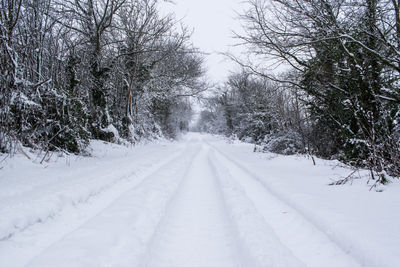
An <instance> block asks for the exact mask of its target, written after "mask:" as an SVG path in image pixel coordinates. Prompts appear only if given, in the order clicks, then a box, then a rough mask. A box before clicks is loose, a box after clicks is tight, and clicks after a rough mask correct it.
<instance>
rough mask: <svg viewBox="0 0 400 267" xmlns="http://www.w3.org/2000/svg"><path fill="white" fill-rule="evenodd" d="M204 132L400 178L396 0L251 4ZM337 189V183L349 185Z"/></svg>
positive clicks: (204, 118) (383, 178) (382, 178)
mask: <svg viewBox="0 0 400 267" xmlns="http://www.w3.org/2000/svg"><path fill="white" fill-rule="evenodd" d="M247 2H248V4H249V8H248V9H247V10H246V11H245V12H243V13H242V14H241V15H240V19H241V21H242V24H243V27H244V33H243V34H241V33H237V34H235V37H236V40H237V43H238V44H239V45H241V46H244V47H246V51H247V52H246V53H245V55H244V56H241V57H239V56H236V55H231V54H228V55H227V56H228V57H229V58H230V59H232V61H234V62H235V63H237V64H239V65H240V66H241V67H242V70H241V71H239V72H236V73H233V74H232V75H231V76H230V77H229V78H228V80H227V81H226V82H225V84H223V85H222V86H220V87H219V88H218V89H217V90H214V92H213V95H212V96H211V97H209V98H208V99H207V101H206V103H207V104H206V106H207V107H208V109H207V110H205V111H203V112H202V113H201V115H200V121H199V124H198V130H200V131H208V132H212V133H223V134H227V135H233V136H235V137H237V138H239V139H241V140H246V141H250V142H253V143H255V144H256V145H257V146H256V147H255V150H262V151H272V152H277V153H283V154H295V153H306V154H309V155H316V156H318V157H322V158H326V159H338V160H340V161H342V162H345V163H347V164H350V165H352V166H354V167H364V168H367V169H369V170H370V175H371V178H372V179H374V180H376V181H377V182H379V183H385V182H387V177H388V176H392V177H399V176H400V125H399V118H400V112H399V107H400V87H399V85H400V84H399V78H400V76H399V74H400V6H399V1H398V0H307V1H295V0H274V1H265V0H249V1H247ZM345 181H346V179H344V180H343V181H339V182H338V183H341V182H345Z"/></svg>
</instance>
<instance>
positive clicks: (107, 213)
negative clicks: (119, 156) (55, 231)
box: [27, 144, 198, 267]
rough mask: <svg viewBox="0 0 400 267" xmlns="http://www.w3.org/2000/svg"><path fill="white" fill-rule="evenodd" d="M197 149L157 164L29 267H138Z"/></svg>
mask: <svg viewBox="0 0 400 267" xmlns="http://www.w3.org/2000/svg"><path fill="white" fill-rule="evenodd" d="M197 150H198V148H197V146H196V145H191V144H189V145H188V147H187V148H186V149H185V150H184V151H183V152H181V153H179V155H178V156H173V157H172V158H169V159H167V160H165V161H162V162H161V163H159V166H158V168H157V169H155V170H154V169H153V170H152V171H150V173H149V174H148V175H146V176H145V177H144V178H143V179H142V180H141V182H140V183H138V184H137V185H136V186H134V187H131V188H128V189H127V190H125V192H124V193H122V194H121V195H120V196H119V197H118V198H117V199H115V200H114V201H113V202H112V203H111V204H110V205H109V206H108V207H106V208H105V209H103V210H101V211H100V212H99V213H97V215H96V216H94V217H92V218H90V219H89V220H87V221H86V222H85V223H84V224H83V225H81V226H79V227H78V228H77V229H76V230H74V231H72V232H70V233H68V234H66V235H65V236H64V237H63V238H62V239H61V240H59V241H57V242H55V243H53V244H52V245H51V246H50V247H48V248H47V249H45V250H44V251H41V253H40V255H38V256H36V257H35V258H34V259H33V260H31V261H30V262H29V264H28V265H27V266H41V267H45V266H49V267H50V266H60V263H62V265H61V266H76V267H78V266H82V267H83V266H93V267H94V266H96V267H97V266H111V265H113V266H114V265H117V266H138V264H137V263H138V262H139V261H140V258H141V257H142V255H143V253H144V252H145V250H146V246H147V243H148V242H149V240H150V239H151V236H152V235H153V233H154V231H155V229H156V228H157V226H158V223H159V220H160V219H161V218H162V216H163V212H164V210H165V208H166V206H167V205H168V204H169V201H170V199H171V198H172V197H173V195H174V194H175V192H176V189H177V188H178V187H179V184H180V183H181V181H182V178H183V177H184V173H185V172H186V171H187V168H188V166H190V162H191V161H192V160H193V157H194V155H195V154H196V151H197ZM86 255H97V256H96V257H95V258H93V257H88V256H86ZM127 255H129V257H126V256H127ZM123 256H125V257H123Z"/></svg>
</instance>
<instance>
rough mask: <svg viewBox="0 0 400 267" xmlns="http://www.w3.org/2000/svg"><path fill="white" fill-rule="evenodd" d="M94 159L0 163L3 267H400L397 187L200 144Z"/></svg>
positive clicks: (194, 138) (102, 150)
mask: <svg viewBox="0 0 400 267" xmlns="http://www.w3.org/2000/svg"><path fill="white" fill-rule="evenodd" d="M91 147H92V150H93V152H92V154H93V156H92V157H77V156H69V157H65V156H64V157H53V158H52V159H51V161H50V162H45V163H44V164H39V163H38V162H40V159H37V160H36V161H35V160H34V162H32V160H28V159H27V158H26V157H25V156H24V155H22V154H21V155H17V156H15V157H13V158H6V159H5V160H3V161H2V162H1V166H0V168H1V169H0V266H37V267H39V266H40V267H45V266H52V267H53V266H96V267H97V266H139V267H145V266H148V267H158V266H162V267H169V266H177V267H178V266H184V267H189V266H190V267H196V266H202V267H204V266H210V267H211V266H215V267H224V266H227V267H233V266H246V267H249V266H279V267H281V266H315V267H317V266H318V267H321V266H326V267H330V266H332V267H333V266H335V267H337V266H343V267H345V266H370V267H382V266H388V267H390V266H393V267H398V266H400V253H398V251H400V213H399V212H398V211H399V210H400V194H399V192H400V183H398V182H397V181H395V182H394V183H392V184H389V185H388V186H385V187H382V188H379V190H371V191H370V190H369V188H370V185H367V184H366V181H367V180H366V179H367V178H365V177H364V176H365V173H363V172H361V173H360V177H361V178H360V179H356V180H354V182H353V184H352V185H350V184H349V185H344V186H328V184H329V183H330V182H331V181H332V180H335V179H340V178H343V177H346V176H347V175H348V174H349V173H351V170H350V169H349V168H346V167H343V166H340V164H338V162H335V161H324V160H319V159H317V165H316V166H313V164H312V161H311V160H310V159H307V158H306V157H304V156H278V155H275V154H268V153H267V154H262V153H254V152H253V146H252V145H250V144H245V143H240V142H233V143H232V142H230V143H228V142H227V141H226V140H225V139H223V138H221V137H216V136H211V135H201V134H195V133H190V134H188V135H186V136H184V137H183V138H182V140H180V141H179V142H159V143H155V144H148V145H143V146H137V147H124V146H119V145H113V144H104V143H102V142H98V141H94V142H92V144H91ZM31 158H33V155H31Z"/></svg>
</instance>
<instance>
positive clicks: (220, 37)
mask: <svg viewBox="0 0 400 267" xmlns="http://www.w3.org/2000/svg"><path fill="white" fill-rule="evenodd" d="M174 2H175V4H163V5H162V9H163V10H165V11H169V12H174V13H175V14H176V16H177V18H182V19H183V22H184V24H186V25H187V26H189V27H190V28H193V30H194V33H193V38H192V40H193V44H194V45H195V46H196V47H198V48H200V49H201V50H202V51H204V52H206V53H210V55H209V56H207V58H206V66H207V68H208V75H209V77H210V78H211V79H212V80H213V81H214V82H223V81H224V80H225V79H226V77H227V76H228V75H229V71H230V70H233V69H235V66H234V64H232V63H231V62H228V61H227V60H226V59H225V58H224V57H223V56H221V55H218V52H226V51H228V50H237V48H236V49H235V48H232V47H231V45H232V44H234V42H235V40H233V38H232V30H235V31H239V30H240V24H239V22H238V20H237V15H236V13H235V11H240V10H242V9H243V6H242V5H241V4H240V2H241V1H240V0H174Z"/></svg>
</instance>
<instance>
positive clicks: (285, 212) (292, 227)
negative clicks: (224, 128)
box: [209, 144, 361, 267]
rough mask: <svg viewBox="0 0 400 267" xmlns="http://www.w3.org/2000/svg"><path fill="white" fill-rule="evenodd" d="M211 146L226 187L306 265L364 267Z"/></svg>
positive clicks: (324, 232) (260, 180)
mask: <svg viewBox="0 0 400 267" xmlns="http://www.w3.org/2000/svg"><path fill="white" fill-rule="evenodd" d="M209 145H210V146H211V147H213V149H214V151H215V155H214V156H213V161H215V162H217V163H218V164H215V165H218V168H219V169H220V173H224V176H225V179H224V180H225V181H226V182H227V183H228V185H227V186H228V187H232V188H234V189H232V190H235V191H236V192H237V194H238V195H239V194H241V195H242V196H244V197H246V198H247V199H248V201H249V202H251V203H252V205H253V206H254V207H255V209H256V210H257V213H259V214H260V215H261V216H262V217H263V218H264V221H265V223H266V224H268V225H269V226H270V228H271V229H272V230H273V232H275V234H276V235H277V237H278V238H279V240H280V241H281V242H282V243H283V244H284V245H285V246H286V247H288V248H289V249H290V251H291V252H292V253H293V254H294V255H295V256H296V257H297V258H299V259H300V260H301V261H303V262H304V263H305V264H306V265H307V266H315V267H319V266H352V267H353V266H354V267H355V266H361V265H360V264H359V263H358V262H357V261H356V260H355V259H354V258H353V257H351V256H349V255H348V253H346V251H345V250H344V248H343V247H341V246H340V244H338V243H337V242H335V241H334V240H333V239H332V238H331V237H330V236H329V235H327V233H326V231H324V229H320V228H319V227H318V226H317V225H315V224H314V223H313V222H312V220H309V219H308V217H307V216H305V215H304V214H303V213H302V212H299V211H298V210H297V209H296V208H295V207H293V206H292V205H290V204H289V203H288V202H286V201H285V200H283V199H282V198H281V197H280V196H279V194H277V193H275V192H274V191H273V190H271V189H270V188H269V187H268V186H267V185H266V184H265V183H264V182H262V179H261V178H260V177H258V176H257V175H255V174H254V173H253V172H252V171H250V170H248V169H247V168H246V167H245V166H243V165H242V164H240V163H238V162H237V161H235V160H233V159H231V157H230V156H228V155H226V154H225V153H223V152H222V151H220V150H219V149H218V148H216V147H215V146H213V145H211V144H209ZM221 169H223V171H221ZM229 184H230V185H229Z"/></svg>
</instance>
